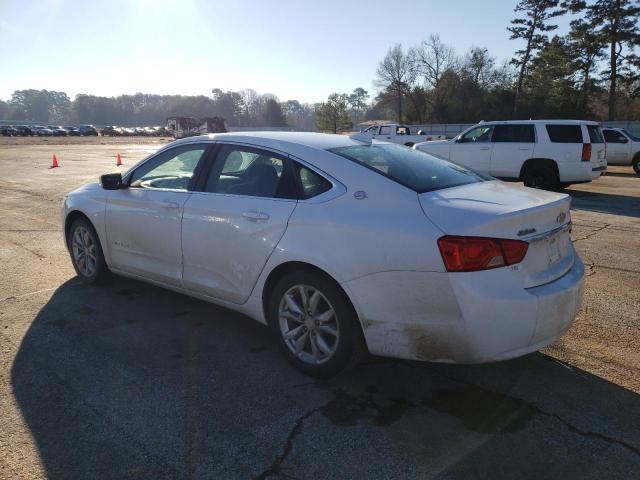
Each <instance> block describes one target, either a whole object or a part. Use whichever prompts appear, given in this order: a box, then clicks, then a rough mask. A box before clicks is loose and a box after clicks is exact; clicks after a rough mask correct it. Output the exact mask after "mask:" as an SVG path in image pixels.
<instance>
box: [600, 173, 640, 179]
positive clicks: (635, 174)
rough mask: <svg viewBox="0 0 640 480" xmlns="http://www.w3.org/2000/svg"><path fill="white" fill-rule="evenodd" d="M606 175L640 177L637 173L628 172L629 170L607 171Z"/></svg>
mask: <svg viewBox="0 0 640 480" xmlns="http://www.w3.org/2000/svg"><path fill="white" fill-rule="evenodd" d="M605 176H606V177H626V178H633V177H640V175H638V174H637V173H633V172H632V173H628V172H607V173H606V174H605Z"/></svg>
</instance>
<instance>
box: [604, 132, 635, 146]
mask: <svg viewBox="0 0 640 480" xmlns="http://www.w3.org/2000/svg"><path fill="white" fill-rule="evenodd" d="M603 134H604V140H605V142H607V143H627V142H628V141H629V140H627V137H625V136H624V135H623V134H621V133H620V132H617V131H616V130H603Z"/></svg>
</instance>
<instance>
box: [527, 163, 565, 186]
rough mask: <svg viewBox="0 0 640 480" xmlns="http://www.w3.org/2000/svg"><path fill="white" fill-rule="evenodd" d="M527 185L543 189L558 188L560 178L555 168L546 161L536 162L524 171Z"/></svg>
mask: <svg viewBox="0 0 640 480" xmlns="http://www.w3.org/2000/svg"><path fill="white" fill-rule="evenodd" d="M523 181H524V185H525V187H531V188H540V189H542V190H557V189H558V186H559V185H560V179H559V178H558V174H557V173H556V171H555V169H554V168H553V167H552V166H551V165H549V164H546V163H542V164H540V163H535V164H533V165H531V166H528V167H527V168H526V170H525V171H524V175H523Z"/></svg>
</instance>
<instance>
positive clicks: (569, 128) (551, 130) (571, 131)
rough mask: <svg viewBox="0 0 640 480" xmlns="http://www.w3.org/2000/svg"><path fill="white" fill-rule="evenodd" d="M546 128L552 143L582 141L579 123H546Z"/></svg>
mask: <svg viewBox="0 0 640 480" xmlns="http://www.w3.org/2000/svg"><path fill="white" fill-rule="evenodd" d="M546 128H547V133H548V134H549V140H551V141H552V142H553V143H582V128H580V125H546Z"/></svg>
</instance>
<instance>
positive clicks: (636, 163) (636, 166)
mask: <svg viewBox="0 0 640 480" xmlns="http://www.w3.org/2000/svg"><path fill="white" fill-rule="evenodd" d="M631 165H632V166H633V170H634V171H635V172H636V175H640V154H637V155H636V156H635V157H633V161H632V162H631Z"/></svg>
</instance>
